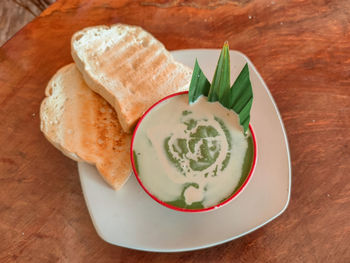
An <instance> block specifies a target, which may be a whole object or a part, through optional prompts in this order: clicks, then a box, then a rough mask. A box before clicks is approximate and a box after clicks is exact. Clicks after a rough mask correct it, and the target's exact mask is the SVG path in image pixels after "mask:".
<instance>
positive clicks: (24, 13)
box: [0, 0, 55, 46]
mask: <svg viewBox="0 0 350 263" xmlns="http://www.w3.org/2000/svg"><path fill="white" fill-rule="evenodd" d="M54 1H55V0H1V1H0V46H2V45H3V44H4V43H5V42H6V41H7V40H8V39H9V38H10V37H12V36H13V35H14V34H15V33H16V32H17V31H18V30H20V29H21V28H22V27H23V26H25V25H26V24H27V23H28V22H30V21H32V20H33V19H34V18H35V17H36V16H37V15H39V14H40V13H41V12H42V11H43V10H44V9H45V8H47V7H48V6H49V5H50V4H52V3H53V2H54Z"/></svg>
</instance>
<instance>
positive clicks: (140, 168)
mask: <svg viewBox="0 0 350 263" xmlns="http://www.w3.org/2000/svg"><path fill="white" fill-rule="evenodd" d="M251 148H252V138H251V135H250V133H249V132H248V134H247V135H245V134H244V133H243V128H242V127H241V126H240V125H239V119H238V115H237V114H236V113H234V112H233V111H231V110H228V109H226V108H225V107H223V106H222V105H221V104H220V103H218V102H215V103H210V102H208V101H207V98H206V97H203V96H202V97H200V98H199V99H198V100H197V101H196V102H195V103H193V104H188V95H187V94H182V95H178V96H174V97H171V98H169V99H167V100H165V101H163V102H161V103H159V104H158V105H156V106H155V107H154V108H153V109H152V110H151V111H150V112H149V113H148V114H147V115H146V116H145V118H144V119H143V120H142V122H141V124H140V125H139V127H138V129H137V131H136V134H135V139H134V145H133V154H134V160H135V165H136V169H137V172H138V175H139V178H140V180H141V181H142V183H143V185H144V187H145V188H146V189H147V190H148V191H149V192H150V193H151V194H152V195H154V196H155V197H157V198H158V199H160V200H162V201H163V202H166V203H168V204H170V205H173V206H177V207H181V208H188V209H198V208H207V207H211V206H214V205H216V204H218V203H220V202H222V201H223V200H225V199H226V198H228V197H230V196H231V195H232V194H233V193H234V192H235V190H236V189H237V188H238V187H239V186H240V185H241V184H242V181H244V179H245V178H246V176H247V175H248V173H249V170H250V163H251V159H252V156H251V155H252V149H251Z"/></svg>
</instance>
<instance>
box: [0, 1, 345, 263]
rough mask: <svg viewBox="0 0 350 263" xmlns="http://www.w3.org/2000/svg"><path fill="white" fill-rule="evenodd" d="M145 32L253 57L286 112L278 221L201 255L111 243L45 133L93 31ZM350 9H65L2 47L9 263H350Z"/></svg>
mask: <svg viewBox="0 0 350 263" xmlns="http://www.w3.org/2000/svg"><path fill="white" fill-rule="evenodd" d="M119 22H122V23H128V24H137V25H140V26H142V27H144V28H145V29H146V30H148V31H149V32H151V33H152V34H153V35H154V36H155V37H157V38H158V39H159V40H160V41H162V42H163V43H164V44H165V46H166V47H167V48H168V49H170V50H174V49H184V48H220V47H221V46H222V44H223V42H224V41H225V40H228V41H229V43H230V48H231V49H236V50H239V51H241V52H243V53H244V54H246V55H247V56H248V57H249V58H250V59H251V60H252V62H253V63H254V65H255V66H256V67H257V69H258V70H259V71H260V73H261V75H262V77H263V78H264V80H265V81H266V83H267V85H268V86H269V88H270V90H271V92H272V95H273V96H274V98H275V100H276V103H277V105H278V107H279V109H280V112H281V115H282V118H283V121H284V123H285V127H286V130H287V134H288V138H289V143H290V150H291V157H292V171H293V177H292V196H291V202H290V205H289V207H288V209H287V210H286V212H285V213H284V214H283V215H282V216H280V217H279V218H277V219H276V220H275V221H273V222H271V223H270V224H268V225H266V226H265V227H263V228H261V229H259V230H258V231H255V232H253V233H252V234H250V235H247V236H245V237H242V238H240V239H238V240H235V241H232V242H229V243H226V244H224V245H220V246H218V247H214V248H209V249H204V250H200V251H195V252H187V253H176V254H159V253H147V252H140V251H133V250H129V249H124V248H120V247H117V246H112V245H110V244H107V243H105V242H104V241H102V240H101V239H100V238H99V237H98V235H97V234H96V232H95V229H94V227H93V225H92V222H91V220H90V217H89V214H88V211H87V208H86V206H85V202H84V199H83V195H82V192H81V187H80V182H79V178H78V174H77V166H76V163H74V162H73V161H71V160H69V159H68V158H66V157H65V156H63V155H62V154H61V153H60V152H59V151H57V150H56V149H55V148H54V147H53V146H51V145H50V144H49V143H48V142H47V141H46V139H45V138H44V136H43V135H42V134H41V133H40V130H39V123H40V121H39V117H38V113H39V106H40V103H41V100H42V99H43V97H44V89H45V86H46V84H47V82H48V80H49V79H50V77H51V76H52V75H53V74H54V73H55V71H56V70H57V69H59V68H60V67H61V66H63V65H65V64H67V63H69V62H71V61H72V59H71V56H70V38H71V36H72V34H73V33H74V32H75V31H77V30H79V29H81V28H83V27H86V26H92V25H98V24H113V23H119ZM349 50H350V2H349V1H347V0H333V1H323V0H319V1H306V0H291V1H289V0H280V1H271V0H269V1H268V0H241V1H239V0H236V1H235V0H233V1H221V0H220V1H219V0H217V1H208V0H198V1H190V0H188V1H186V0H176V1H175V0H174V1H167V2H166V1H147V0H145V1H121V0H120V1H112V0H90V1H83V0H59V1H58V2H56V3H55V4H53V5H52V6H51V7H49V8H48V9H47V10H45V11H44V12H43V13H42V14H41V15H40V17H38V18H36V19H35V20H34V21H33V22H31V23H30V24H28V25H27V26H26V27H25V28H24V29H23V30H21V31H20V32H19V33H18V34H16V35H15V36H14V37H13V38H12V39H11V40H9V41H8V42H7V43H6V44H5V45H4V46H2V47H1V49H0V123H1V125H0V145H1V148H0V262H13V261H18V262H57V261H62V262H126V261H128V262H142V261H146V262H148V261H151V260H152V261H153V262H203V261H204V262H218V261H220V262H233V261H237V262H350V250H349V249H348V248H349V244H350V220H349V218H350V177H349V174H350V52H349Z"/></svg>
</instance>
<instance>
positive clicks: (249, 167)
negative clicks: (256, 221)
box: [130, 91, 257, 212]
mask: <svg viewBox="0 0 350 263" xmlns="http://www.w3.org/2000/svg"><path fill="white" fill-rule="evenodd" d="M177 96H186V98H187V101H188V92H187V91H184V92H179V93H175V94H172V95H169V96H167V97H165V98H163V99H161V100H159V101H158V102H156V103H155V104H154V105H153V106H151V107H150V108H149V109H148V110H147V111H146V112H145V113H144V114H143V116H142V117H141V118H140V120H139V122H138V123H137V125H136V128H135V130H134V133H133V137H132V141H131V147H130V156H131V164H132V169H133V171H134V174H135V176H136V179H137V181H138V182H139V184H140V185H141V187H142V188H143V190H144V191H145V192H146V193H147V194H148V195H149V196H150V197H151V198H152V199H153V200H155V201H156V202H158V203H159V204H161V205H163V206H165V207H168V208H170V209H173V210H176V211H181V212H205V211H210V210H214V209H217V208H219V207H222V206H224V205H225V204H227V203H229V202H230V201H232V200H233V199H235V198H236V197H237V196H238V195H239V194H240V193H241V192H242V191H243V189H244V188H245V187H246V186H247V184H248V182H249V181H250V179H251V177H252V174H253V172H254V169H255V166H256V159H257V145H256V139H255V134H254V131H253V129H252V126H251V125H249V132H248V133H249V135H248V137H247V142H248V149H247V150H246V153H245V156H244V162H243V168H242V173H241V176H240V178H239V181H238V183H237V185H235V186H234V187H235V188H234V190H233V191H232V192H231V193H230V194H228V195H227V196H226V197H225V198H223V199H221V201H219V202H217V203H215V204H214V205H210V206H207V207H204V206H203V205H202V207H201V206H200V204H201V202H194V203H193V204H194V205H192V204H191V205H186V204H184V203H181V202H180V201H163V200H161V199H160V198H158V197H157V196H156V195H157V194H155V193H154V191H152V190H150V189H149V188H152V187H147V186H146V185H145V182H143V179H142V176H140V173H139V172H140V171H138V161H137V160H138V158H140V157H139V155H138V154H140V155H141V154H142V153H141V152H136V151H135V149H134V146H135V139H136V138H137V136H138V134H139V133H141V132H140V130H142V126H143V122H145V121H144V120H145V119H146V118H148V119H149V118H152V113H154V112H155V111H156V110H157V109H159V107H162V106H163V105H165V104H166V103H168V102H170V101H171V100H172V99H178V98H180V97H177ZM175 97H176V98H175ZM184 112H188V111H187V110H185V111H184ZM153 115H154V114H153ZM167 118H169V119H170V118H172V114H169V115H168V116H167ZM163 122H165V126H167V125H166V120H163ZM163 126H164V125H163ZM165 126H164V127H165ZM157 130H159V128H157ZM150 134H152V132H151V133H150ZM157 139H160V138H155V140H157ZM153 142H154V141H153ZM150 143H151V144H152V142H151V141H150ZM162 145H163V144H162ZM152 146H153V145H152ZM141 158H142V156H141ZM153 169H154V175H157V174H159V169H162V167H159V166H158V167H153ZM153 179H154V180H153V182H152V180H151V183H152V184H153V183H154V184H157V183H158V179H157V178H156V177H154V178H153ZM146 184H148V185H149V186H150V181H148V182H147V183H146ZM194 184H195V183H194ZM180 185H181V184H180ZM190 185H191V183H190ZM190 185H188V186H190ZM193 188H195V187H193ZM197 188H198V187H197ZM184 189H185V188H184ZM169 190H170V188H169ZM163 191H164V190H163ZM165 191H166V190H165ZM184 191H185V190H183V192H182V194H181V195H182V196H183V195H184ZM169 192H171V191H169Z"/></svg>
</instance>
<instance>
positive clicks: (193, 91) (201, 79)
mask: <svg viewBox="0 0 350 263" xmlns="http://www.w3.org/2000/svg"><path fill="white" fill-rule="evenodd" d="M209 89H210V83H209V81H208V80H207V78H206V77H205V75H204V73H203V71H202V70H201V68H200V67H199V65H198V61H197V59H196V62H195V65H194V69H193V73H192V79H191V84H190V88H189V91H188V96H189V98H190V103H191V102H195V101H196V100H197V99H198V97H199V96H201V95H204V96H206V97H207V96H208V93H209Z"/></svg>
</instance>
